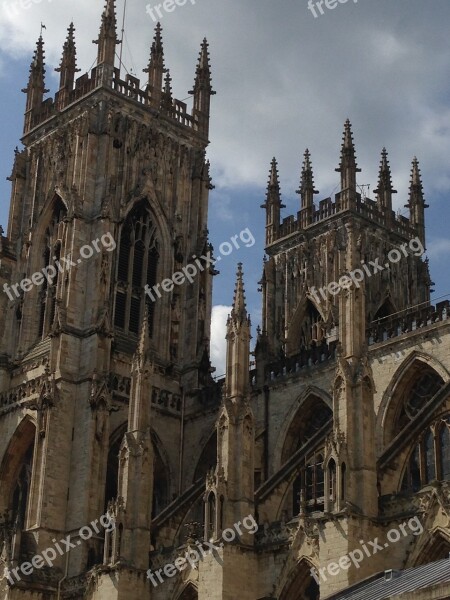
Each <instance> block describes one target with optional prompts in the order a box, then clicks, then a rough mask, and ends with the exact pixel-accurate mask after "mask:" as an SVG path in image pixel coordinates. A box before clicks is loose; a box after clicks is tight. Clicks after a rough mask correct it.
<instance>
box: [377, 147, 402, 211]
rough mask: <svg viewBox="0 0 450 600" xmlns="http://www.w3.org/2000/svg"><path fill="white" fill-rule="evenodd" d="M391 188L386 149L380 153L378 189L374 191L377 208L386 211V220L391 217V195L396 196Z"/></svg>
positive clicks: (395, 191)
mask: <svg viewBox="0 0 450 600" xmlns="http://www.w3.org/2000/svg"><path fill="white" fill-rule="evenodd" d="M396 193H397V190H394V188H393V186H392V175H391V167H390V165H389V161H388V153H387V150H386V148H383V150H382V152H381V163H380V174H379V176H378V188H377V189H376V190H375V194H377V204H378V207H379V208H380V209H381V210H383V211H386V216H387V217H388V219H390V217H391V216H392V195H393V194H396Z"/></svg>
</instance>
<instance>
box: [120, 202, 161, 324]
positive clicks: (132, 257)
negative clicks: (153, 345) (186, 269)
mask: <svg viewBox="0 0 450 600" xmlns="http://www.w3.org/2000/svg"><path fill="white" fill-rule="evenodd" d="M118 256H119V259H118V264H117V278H116V303H115V312H114V325H115V326H116V327H118V328H119V329H122V330H123V331H125V332H131V333H134V334H137V333H138V332H139V326H140V323H141V317H142V315H143V313H144V303H145V298H146V295H145V293H144V287H145V286H146V285H148V286H149V288H150V289H151V288H153V286H154V285H156V280H157V270H158V258H159V253H158V240H157V235H156V227H155V226H154V224H153V222H152V220H151V215H150V212H149V209H148V205H147V202H146V201H145V200H144V201H142V202H140V203H139V204H138V205H137V206H136V207H135V208H134V209H133V211H132V212H131V213H130V215H129V216H128V218H127V220H126V221H125V223H124V225H123V227H122V233H121V236H120V247H119V255H118ZM147 304H148V325H149V332H150V335H151V334H152V330H153V320H154V302H150V301H148V303H147Z"/></svg>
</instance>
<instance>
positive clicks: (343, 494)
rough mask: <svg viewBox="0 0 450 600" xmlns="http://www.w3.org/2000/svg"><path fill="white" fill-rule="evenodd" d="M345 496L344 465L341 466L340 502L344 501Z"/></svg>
mask: <svg viewBox="0 0 450 600" xmlns="http://www.w3.org/2000/svg"><path fill="white" fill-rule="evenodd" d="M346 496H347V467H346V464H345V463H342V465H341V500H342V501H344V500H345V498H346Z"/></svg>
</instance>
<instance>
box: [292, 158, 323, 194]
mask: <svg viewBox="0 0 450 600" xmlns="http://www.w3.org/2000/svg"><path fill="white" fill-rule="evenodd" d="M306 192H310V193H311V192H312V193H313V194H318V193H319V192H318V191H317V190H316V189H314V174H313V170H312V163H311V153H310V151H309V149H308V148H306V150H305V153H304V155H303V165H302V174H301V180H300V189H299V190H297V193H298V194H302V198H303V197H304V195H305V193H306Z"/></svg>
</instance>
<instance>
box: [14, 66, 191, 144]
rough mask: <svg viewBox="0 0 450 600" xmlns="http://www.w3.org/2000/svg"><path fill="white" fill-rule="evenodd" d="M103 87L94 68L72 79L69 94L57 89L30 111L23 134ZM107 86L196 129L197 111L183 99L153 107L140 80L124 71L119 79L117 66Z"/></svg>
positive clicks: (149, 96)
mask: <svg viewBox="0 0 450 600" xmlns="http://www.w3.org/2000/svg"><path fill="white" fill-rule="evenodd" d="M101 87H104V84H100V85H99V84H98V83H97V74H96V68H94V69H93V70H92V72H91V75H89V74H88V73H85V74H84V75H82V76H80V77H78V79H77V80H76V81H75V87H74V89H73V90H71V91H70V92H69V93H68V94H64V93H61V92H59V91H58V92H56V94H55V97H54V99H53V98H47V99H46V100H44V102H42V104H41V105H40V107H37V108H36V109H35V110H34V111H33V115H32V118H31V119H30V120H29V122H28V123H27V126H26V128H25V131H24V133H25V134H27V133H29V132H30V131H32V130H33V129H35V128H36V127H38V126H39V125H41V124H42V123H44V122H45V121H47V120H48V119H51V118H53V117H55V116H56V115H58V114H59V113H61V112H62V111H63V110H65V109H66V108H67V107H69V106H71V105H72V104H75V103H76V102H78V101H79V100H80V99H82V98H83V97H85V96H88V95H89V94H90V93H91V92H92V91H93V90H95V89H97V88H101ZM110 89H112V90H113V91H114V92H115V93H117V94H119V95H120V96H122V97H124V98H128V99H129V100H132V101H134V102H138V103H139V104H140V105H141V106H143V107H146V108H149V109H152V110H153V112H158V110H161V112H163V113H164V114H165V116H166V117H167V118H169V119H173V121H175V122H176V123H178V124H179V125H182V126H183V127H188V128H189V129H191V130H192V131H199V129H200V127H199V125H200V118H199V115H198V113H195V111H193V112H192V113H191V114H190V113H189V112H188V107H187V104H186V103H185V102H182V101H181V100H177V99H176V98H174V99H171V101H170V105H169V106H159V109H155V98H154V94H152V92H151V90H150V89H142V88H141V82H140V80H139V79H138V78H137V77H134V76H133V75H130V74H127V75H126V76H125V80H123V79H121V77H120V71H119V69H114V77H113V79H112V81H111V86H110Z"/></svg>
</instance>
